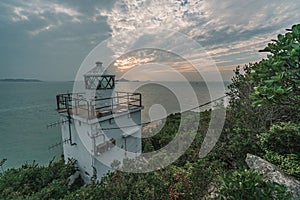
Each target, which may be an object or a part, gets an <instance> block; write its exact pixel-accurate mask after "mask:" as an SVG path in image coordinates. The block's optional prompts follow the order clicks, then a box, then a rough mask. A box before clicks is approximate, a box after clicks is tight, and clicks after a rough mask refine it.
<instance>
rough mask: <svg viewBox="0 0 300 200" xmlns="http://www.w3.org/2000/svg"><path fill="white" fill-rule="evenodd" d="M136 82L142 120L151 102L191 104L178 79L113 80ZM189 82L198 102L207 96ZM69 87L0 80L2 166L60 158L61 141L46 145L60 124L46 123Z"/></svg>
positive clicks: (127, 87)
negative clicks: (157, 81) (161, 82)
mask: <svg viewBox="0 0 300 200" xmlns="http://www.w3.org/2000/svg"><path fill="white" fill-rule="evenodd" d="M138 86H140V87H139V89H138V90H137V91H138V92H141V93H142V102H143V103H142V104H143V105H144V107H145V109H144V111H143V112H142V121H143V122H146V121H149V119H150V117H149V115H148V111H149V108H150V107H151V106H152V105H155V104H160V105H162V106H163V107H164V108H165V109H166V113H172V112H176V111H180V110H181V108H180V106H181V104H180V103H179V101H178V100H177V97H178V96H180V98H182V101H183V102H184V104H185V106H184V107H186V108H187V107H189V106H188V105H187V104H189V103H190V104H193V102H192V101H191V100H190V97H189V96H188V95H186V93H185V92H186V91H188V90H187V88H186V86H185V85H183V84H181V83H172V84H166V86H160V85H158V84H155V83H147V84H145V83H144V82H136V83H128V82H122V83H121V82H120V83H118V84H117V88H118V90H122V91H128V92H132V88H136V87H138ZM192 86H193V87H192V88H193V90H194V91H195V94H196V96H197V99H198V101H199V104H202V103H205V102H207V101H209V100H210V96H209V93H208V90H207V87H206V85H205V84H204V83H193V84H192ZM168 87H169V89H167V88H168ZM72 88H73V83H72V82H35V83H29V82H24V83H23V82H22V83H19V82H0V92H1V98H0V160H1V159H3V158H6V159H7V162H6V163H5V165H4V169H6V168H11V167H19V166H21V165H22V164H23V163H25V162H30V163H31V162H33V160H36V162H37V163H39V164H42V165H43V164H47V163H48V162H49V161H50V160H51V159H52V158H53V157H54V156H55V157H56V158H60V156H61V153H62V147H61V145H59V146H58V147H56V148H54V149H51V150H49V149H48V147H50V146H52V145H54V144H55V143H59V142H60V141H61V134H60V127H59V126H57V127H53V128H49V129H47V124H50V123H52V122H56V121H58V120H59V115H58V114H57V112H56V111H55V108H56V107H55V106H56V99H55V95H56V94H58V93H65V92H71V91H72ZM174 88H176V89H174ZM170 89H171V91H170ZM172 91H173V92H172ZM183 91H185V92H183ZM220 91H222V90H221V89H220V88H219V87H218V85H217V84H215V86H214V90H213V92H214V93H215V94H217V95H216V96H223V94H222V93H221V92H220ZM192 106H193V105H190V107H192ZM205 108H209V106H206V107H205ZM205 108H204V109H205ZM154 111H155V109H154Z"/></svg>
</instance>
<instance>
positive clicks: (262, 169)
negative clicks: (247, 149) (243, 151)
mask: <svg viewBox="0 0 300 200" xmlns="http://www.w3.org/2000/svg"><path fill="white" fill-rule="evenodd" d="M246 163H247V165H248V166H249V167H250V169H255V170H256V171H257V172H258V173H259V174H262V175H263V177H264V180H265V181H271V182H275V183H278V184H280V185H285V186H286V188H287V189H288V190H289V191H290V192H291V194H292V196H293V199H300V181H298V180H296V179H295V178H293V177H290V176H288V175H286V174H285V173H284V172H282V171H281V170H280V169H279V168H278V167H276V166H275V165H273V164H271V163H269V162H268V161H266V160H264V159H262V158H260V157H258V156H255V155H252V154H247V158H246Z"/></svg>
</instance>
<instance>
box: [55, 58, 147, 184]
mask: <svg viewBox="0 0 300 200" xmlns="http://www.w3.org/2000/svg"><path fill="white" fill-rule="evenodd" d="M84 80H85V81H84V84H85V93H76V94H74V93H69V94H59V95H57V96H56V100H57V111H58V112H59V113H60V115H61V118H62V121H64V122H65V123H63V124H62V141H63V153H64V159H65V161H66V162H67V161H68V160H69V159H71V158H73V159H75V160H77V165H78V168H79V173H80V175H81V177H82V178H83V180H84V181H85V182H86V183H88V182H89V181H90V178H91V177H92V176H93V171H94V169H96V171H97V178H98V180H100V179H101V177H103V176H104V175H105V174H106V173H107V172H108V171H109V170H110V171H112V170H113V169H111V163H112V162H113V161H114V160H119V161H120V162H121V163H122V161H123V159H124V158H126V157H129V158H132V157H133V156H138V155H139V154H140V153H141V149H142V147H141V110H142V109H143V106H142V104H141V94H139V93H127V92H117V91H115V90H114V89H115V75H113V74H111V73H109V72H107V71H103V66H102V63H101V62H96V66H95V67H94V68H93V69H92V70H90V71H89V72H88V73H86V74H85V77H84Z"/></svg>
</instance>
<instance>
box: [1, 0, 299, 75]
mask: <svg viewBox="0 0 300 200" xmlns="http://www.w3.org/2000/svg"><path fill="white" fill-rule="evenodd" d="M299 10H300V1H299V0H285V1H282V0H247V1H246V0H224V1H220V0H172V1H171V0H164V1H161V0H151V1H150V0H110V1H107V0H105V1H104V0H101V1H92V0H86V1H75V0H74V1H47V0H31V1H25V0H2V1H1V2H0V45H1V53H0V60H1V63H0V70H1V71H0V78H36V79H41V80H46V81H70V80H74V79H75V76H76V73H77V71H78V69H79V67H80V65H81V63H82V62H83V60H84V59H85V58H86V56H87V55H88V54H89V53H90V52H91V51H92V50H93V49H94V48H95V47H96V46H97V45H98V44H99V43H101V42H103V41H106V40H109V41H110V42H109V44H108V46H109V48H110V49H111V50H112V52H113V53H114V55H115V56H116V62H115V63H117V64H116V65H114V66H115V67H116V68H117V71H118V70H119V71H122V69H126V67H125V68H124V64H122V60H120V59H117V58H120V56H121V57H122V59H123V61H126V62H127V63H128V62H130V63H131V64H132V65H131V67H135V66H136V65H139V64H147V63H151V61H152V62H153V61H157V59H158V57H157V56H158V54H159V52H160V51H156V52H155V53H156V54H155V53H153V52H151V53H149V54H145V53H144V52H143V51H136V54H133V53H129V54H125V55H128V56H127V57H126V56H124V53H126V52H125V51H124V48H125V47H128V46H130V45H132V43H133V40H134V42H136V41H137V40H138V38H141V37H143V36H144V35H145V32H144V31H143V30H146V28H153V29H158V28H160V29H166V30H172V31H176V32H178V33H180V34H183V35H185V36H186V37H187V38H189V39H191V40H193V41H196V42H197V43H199V45H200V46H201V47H202V48H203V49H202V50H204V51H205V53H206V55H208V56H209V57H210V58H211V60H212V61H213V62H214V63H215V64H216V66H217V68H218V69H219V70H220V72H221V73H222V75H223V77H224V78H225V79H230V76H231V75H232V70H233V69H234V68H235V67H236V66H237V65H243V64H245V63H249V62H255V61H259V60H260V59H262V58H263V57H265V56H266V55H265V54H263V53H258V50H260V49H263V48H264V47H265V46H266V45H267V44H268V43H269V42H270V41H271V39H276V36H277V34H279V33H285V29H287V28H290V27H291V26H292V25H293V24H297V23H300V12H299ZM141 30H142V31H141ZM131 33H134V34H131ZM160 36H161V37H160V38H162V39H161V40H167V38H164V37H167V36H164V35H160ZM125 49H126V48H125ZM141 56H142V58H141ZM198 56H200V55H198V54H197V53H194V54H193V55H189V58H193V59H194V60H197V59H196V58H197V57H198ZM99 57H100V58H99V60H101V55H99ZM153 57H155V59H154V58H153ZM166 57H168V56H166ZM177 57H178V56H177ZM160 59H161V56H160ZM172 59H175V60H176V59H177V58H176V56H175V57H173V58H172ZM172 59H170V58H169V59H165V61H164V63H163V64H166V65H167V64H168V63H170V62H171V61H172ZM176 61H178V59H177V60H176ZM179 63H180V62H179ZM118 64H119V65H118ZM160 65H161V63H160ZM180 65H181V69H180V70H182V71H184V70H186V69H187V68H189V67H188V65H186V66H184V67H182V66H183V65H182V63H180ZM203 65H205V63H203ZM121 67H123V68H121ZM128 68H130V67H128ZM145 69H147V67H146V68H145V67H144V68H143V70H145ZM203 69H205V70H207V71H209V66H207V67H206V68H203ZM155 70H156V71H157V70H158V71H159V68H157V67H155ZM187 71H189V70H187ZM187 73H188V72H187ZM190 73H191V72H190ZM135 78H136V79H138V77H135Z"/></svg>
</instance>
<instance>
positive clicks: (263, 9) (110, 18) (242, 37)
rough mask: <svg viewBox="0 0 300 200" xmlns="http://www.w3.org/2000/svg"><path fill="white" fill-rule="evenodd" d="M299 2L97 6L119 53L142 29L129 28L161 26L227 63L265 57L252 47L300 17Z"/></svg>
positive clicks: (210, 0)
mask: <svg viewBox="0 0 300 200" xmlns="http://www.w3.org/2000/svg"><path fill="white" fill-rule="evenodd" d="M299 8H300V2H298V1H293V0H290V1H280V0H273V1H268V0H249V1H240V0H228V1H219V0H189V1H181V0H177V1H171V0H166V1H161V0H152V1H149V0H120V1H117V2H116V3H115V4H114V6H113V8H112V10H103V9H102V10H101V9H98V11H99V14H100V15H102V16H105V17H107V23H108V24H109V26H110V28H111V30H112V32H111V34H112V37H113V38H115V41H113V42H112V44H111V47H112V48H113V49H115V52H116V53H117V54H122V53H124V52H122V51H124V50H125V49H126V46H130V45H132V44H133V43H134V42H135V41H136V40H138V38H140V37H142V36H143V34H144V33H142V32H140V33H136V32H135V34H134V35H130V37H128V33H130V32H131V31H132V32H134V31H135V30H137V29H138V30H141V29H143V28H146V27H147V28H163V29H171V30H176V31H179V32H181V33H184V34H186V35H188V36H189V37H191V38H193V39H194V40H196V41H197V42H199V43H200V44H201V45H203V47H204V48H205V49H206V51H207V52H208V54H209V55H210V56H212V58H213V59H214V60H216V61H217V64H218V65H219V66H226V63H231V64H232V65H238V64H242V63H246V62H250V61H254V60H253V59H257V60H258V59H260V58H261V57H263V56H264V55H261V56H259V55H258V54H257V53H256V52H257V51H258V50H259V49H262V48H263V47H264V46H265V45H266V44H267V43H268V42H269V41H270V40H271V39H272V38H274V37H275V36H276V35H277V34H278V33H282V32H284V28H288V27H290V26H291V25H292V24H294V23H298V20H299V19H300V13H299ZM162 40H163V38H162ZM196 56H197V55H194V57H196ZM235 57H236V58H235Z"/></svg>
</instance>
